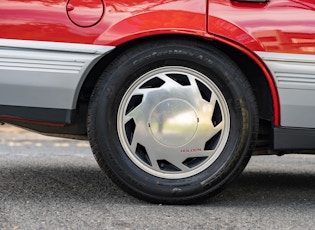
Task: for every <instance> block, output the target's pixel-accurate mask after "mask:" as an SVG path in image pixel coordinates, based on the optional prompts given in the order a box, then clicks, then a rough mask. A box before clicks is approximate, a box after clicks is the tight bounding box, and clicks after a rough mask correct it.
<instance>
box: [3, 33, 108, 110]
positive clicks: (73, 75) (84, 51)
mask: <svg viewBox="0 0 315 230" xmlns="http://www.w3.org/2000/svg"><path fill="white" fill-rule="evenodd" d="M113 48H114V47H105V46H96V45H85V44H71V43H53V42H39V41H36V42H35V41H21V40H10V39H0V105H9V106H24V107H38V108H53V109H69V110H70V109H74V108H75V106H76V101H77V97H78V94H79V90H80V88H81V85H82V83H83V81H84V79H85V78H86V76H87V74H88V73H89V71H90V69H91V68H92V67H93V66H94V64H95V63H96V62H97V61H98V60H99V59H100V58H101V57H102V56H103V55H104V54H105V53H107V52H109V51H110V50H112V49H113Z"/></svg>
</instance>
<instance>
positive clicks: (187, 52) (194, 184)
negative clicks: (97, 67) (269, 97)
mask: <svg viewBox="0 0 315 230" xmlns="http://www.w3.org/2000/svg"><path fill="white" fill-rule="evenodd" d="M173 70H174V73H172V71H173ZM168 78H169V79H168ZM176 82H177V83H178V85H177V83H176ZM196 83H197V84H196ZM131 86H132V87H131ZM130 87H131V88H130ZM185 87H186V88H185ZM152 88H153V89H152ZM183 89H185V90H186V91H185V92H187V93H183V92H184V90H183ZM146 90H147V91H148V93H147V91H146ZM138 91H139V92H140V93H139V92H138ZM154 94H156V95H155V96H154ZM189 95H190V96H189ZM154 98H156V99H154ZM196 98H197V99H196ZM213 98H214V99H213ZM193 99H194V100H193ZM194 101H196V102H194ZM200 104H202V105H203V106H200ZM170 105H171V106H172V109H170V108H171V107H168V106H170ZM211 106H212V107H211ZM177 107H178V108H177ZM203 108H207V109H209V111H210V112H209V114H208V113H205V112H203ZM211 108H212V110H211ZM138 110H139V111H138ZM206 111H208V110H206ZM165 114H166V115H165ZM183 114H185V116H186V115H187V114H188V115H187V116H188V118H187V119H188V121H187V120H186V121H185V122H183V123H180V121H181V120H180V119H179V117H181V116H184V115H183ZM161 116H162V117H164V116H166V119H165V118H163V119H161V118H160V117H161ZM204 117H205V118H204ZM171 118H172V119H171ZM175 118H176V119H175ZM195 118H197V119H195ZM128 119H129V120H128ZM174 119H175V122H177V123H176V124H175V125H174V124H173V123H172V122H174ZM181 119H183V117H182V118H181ZM127 120H128V121H127ZM131 120H132V121H131ZM195 120H196V122H195ZM202 122H204V123H202ZM218 124H220V126H219V125H218ZM163 126H164V127H163ZM205 127H206V128H207V129H205ZM163 129H165V132H164V131H163ZM161 130H162V131H161ZM205 130H206V131H205ZM257 130H258V115H257V107H256V102H255V98H254V96H253V93H252V89H251V87H250V85H249V83H248V82H247V80H246V78H245V77H244V76H243V74H242V72H241V71H240V70H239V69H238V68H237V66H236V65H235V64H234V63H233V62H232V61H231V60H230V59H229V58H228V57H227V56H225V55H224V54H222V53H221V52H220V51H218V50H216V49H215V48H212V47H208V46H205V45H203V44H200V43H195V42H192V41H186V40H176V39H169V40H167V41H163V42H159V41H155V42H150V43H144V44H141V45H138V46H136V47H133V48H131V49H129V50H127V51H126V52H125V53H124V54H122V55H121V56H120V57H118V58H116V59H115V60H114V61H113V62H112V63H111V64H110V65H109V66H108V68H106V70H105V71H104V72H103V74H102V76H101V77H100V79H99V81H98V82H97V84H96V86H95V89H94V91H93V94H92V96H91V100H90V105H89V111H88V136H89V141H90V144H91V147H92V150H93V153H94V156H95V158H96V160H97V162H98V164H99V165H100V167H101V168H102V169H103V170H104V171H105V172H106V173H107V175H108V176H109V177H110V178H111V179H112V180H113V181H114V182H115V183H116V184H118V185H119V186H120V187H121V188H122V189H124V190H125V191H127V192H128V193H130V194H132V195H134V196H136V197H138V198H140V199H143V200H147V201H150V202H154V203H164V204H189V203H195V202H199V201H202V200H204V199H205V198H207V197H209V196H211V195H214V194H216V193H217V192H219V191H221V190H222V189H223V188H224V187H225V186H226V185H227V184H228V183H229V182H231V181H232V180H233V179H234V178H236V176H238V175H239V174H240V173H241V172H242V171H243V169H244V168H245V166H246V164H247V162H248V160H249V158H250V156H251V151H252V150H253V148H254V144H255V140H256V136H257ZM173 131H174V132H173ZM210 133H211V134H210ZM172 135H173V136H172ZM205 140H207V141H205ZM154 141H155V142H154ZM194 144H195V145H196V148H194V147H192V146H194ZM135 145H136V146H135ZM186 146H188V147H186ZM181 154H182V155H181ZM174 156H175V157H174ZM177 156H178V158H181V160H180V161H179V160H177ZM185 157H187V159H186V160H183V159H185ZM174 162H175V163H174Z"/></svg>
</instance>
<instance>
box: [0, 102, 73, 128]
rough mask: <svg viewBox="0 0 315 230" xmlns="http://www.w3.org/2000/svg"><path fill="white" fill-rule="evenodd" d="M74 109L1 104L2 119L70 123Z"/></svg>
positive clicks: (0, 117) (0, 113) (0, 114)
mask: <svg viewBox="0 0 315 230" xmlns="http://www.w3.org/2000/svg"><path fill="white" fill-rule="evenodd" d="M73 111H74V110H67V109H50V108H37V107H24V106H9V105H0V120H2V121H5V120H10V119H17V120H24V121H26V122H27V121H29V122H36V121H38V122H51V123H63V124H70V123H71V121H72V116H73V114H74V113H73Z"/></svg>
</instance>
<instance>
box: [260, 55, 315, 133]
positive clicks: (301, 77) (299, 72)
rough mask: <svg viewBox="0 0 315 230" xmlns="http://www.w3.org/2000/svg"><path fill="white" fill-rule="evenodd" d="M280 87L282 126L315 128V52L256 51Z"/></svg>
mask: <svg viewBox="0 0 315 230" xmlns="http://www.w3.org/2000/svg"><path fill="white" fill-rule="evenodd" d="M256 54H257V55H258V56H260V57H261V58H262V60H263V61H264V62H265V63H266V65H267V66H268V68H269V69H270V71H271V73H272V75H273V77H274V81H275V83H276V85H277V88H278V93H279V99H280V109H281V111H280V112H281V124H280V125H281V126H286V127H301V128H315V119H314V117H315V100H314V98H315V55H304V54H287V53H271V52H256Z"/></svg>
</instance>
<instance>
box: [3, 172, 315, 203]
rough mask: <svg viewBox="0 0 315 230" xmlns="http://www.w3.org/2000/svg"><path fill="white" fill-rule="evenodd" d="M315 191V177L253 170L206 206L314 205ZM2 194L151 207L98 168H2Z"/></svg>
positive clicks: (9, 198)
mask: <svg viewBox="0 0 315 230" xmlns="http://www.w3.org/2000/svg"><path fill="white" fill-rule="evenodd" d="M314 190H315V175H313V174H309V173H290V174H288V173H270V172H268V173H266V172H261V171H259V172H255V171H250V172H244V173H243V174H242V175H241V176H240V177H239V178H238V179H237V180H236V181H235V182H234V183H232V184H231V185H230V186H228V188H226V189H225V190H224V191H223V192H221V193H220V194H218V195H216V196H215V197H212V198H210V199H209V200H207V201H205V202H204V203H203V204H204V205H222V206H226V205H228V206H252V205H255V206H257V205H265V204H280V205H281V204H285V203H288V202H290V203H291V202H296V203H314V201H315V195H314ZM0 195H1V196H0V197H1V198H0V203H1V202H4V201H6V200H7V201H8V200H13V199H14V200H16V199H21V200H23V199H24V200H32V199H34V200H40V199H44V200H47V199H56V200H69V199H70V200H71V199H74V200H76V201H78V202H105V203H120V204H121V203H129V204H147V203H146V202H143V201H140V200H138V199H135V198H133V197H131V196H129V195H127V194H126V193H124V192H123V191H122V190H121V189H120V188H118V187H117V186H116V185H114V184H113V183H112V182H111V181H110V180H109V179H108V178H107V177H106V176H105V175H104V174H103V172H102V171H100V170H99V169H97V168H96V167H95V168H94V167H74V166H73V167H59V166H56V167H42V166H37V167H19V168H16V167H14V168H13V167H12V168H10V167H1V168H0Z"/></svg>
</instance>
